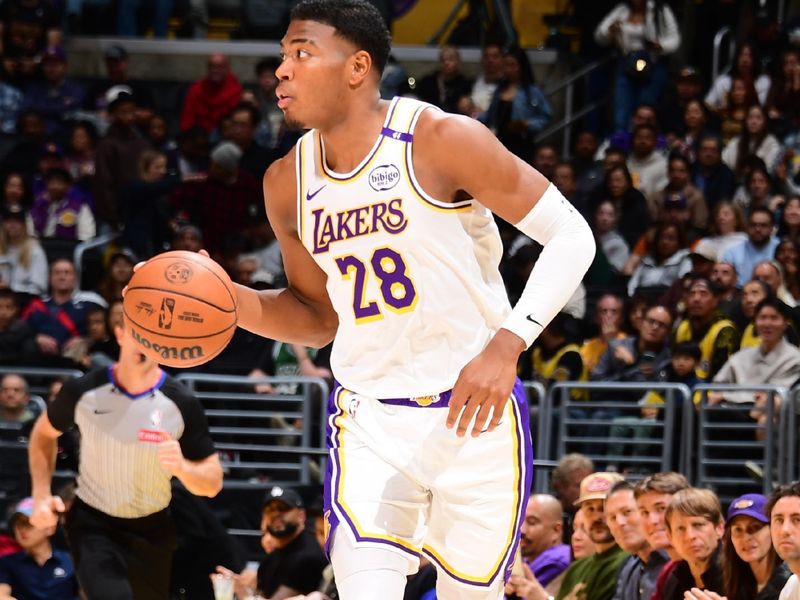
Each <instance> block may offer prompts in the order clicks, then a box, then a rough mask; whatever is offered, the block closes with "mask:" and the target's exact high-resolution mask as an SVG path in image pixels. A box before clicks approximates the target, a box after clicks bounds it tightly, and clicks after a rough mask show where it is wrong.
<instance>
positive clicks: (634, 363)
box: [591, 306, 672, 381]
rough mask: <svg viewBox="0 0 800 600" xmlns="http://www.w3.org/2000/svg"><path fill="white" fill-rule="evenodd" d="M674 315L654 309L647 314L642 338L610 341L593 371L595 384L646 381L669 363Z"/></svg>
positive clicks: (658, 307)
mask: <svg viewBox="0 0 800 600" xmlns="http://www.w3.org/2000/svg"><path fill="white" fill-rule="evenodd" d="M671 328H672V315H671V314H670V312H669V310H668V309H667V308H666V307H664V306H651V307H650V308H649V309H647V311H646V312H645V314H644V319H642V327H641V329H640V330H639V335H634V336H630V337H627V338H624V339H617V340H611V341H610V342H609V343H608V348H607V349H606V351H605V353H603V356H602V357H601V358H600V362H599V363H598V364H597V366H596V367H595V368H594V369H593V370H592V373H591V379H593V380H595V381H647V380H650V379H652V378H653V377H654V375H655V374H656V373H658V371H659V369H660V368H661V367H664V366H666V365H667V363H669V347H668V344H667V338H668V337H669V333H670V330H671Z"/></svg>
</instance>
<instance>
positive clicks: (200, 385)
mask: <svg viewBox="0 0 800 600" xmlns="http://www.w3.org/2000/svg"><path fill="white" fill-rule="evenodd" d="M178 379H179V380H180V381H181V382H182V383H183V384H184V385H186V386H187V387H188V388H189V389H190V390H192V391H193V392H194V394H195V395H196V396H197V397H198V399H199V400H200V402H201V403H202V404H203V407H204V409H205V414H206V418H207V419H208V424H209V430H210V432H211V437H212V438H213V440H214V444H215V446H216V448H217V451H218V452H219V453H220V458H221V459H222V465H223V467H224V468H225V470H226V476H225V486H226V487H245V488H247V487H253V486H255V487H258V488H260V489H264V487H265V486H266V485H309V484H312V483H319V482H321V480H322V477H323V474H324V470H325V457H326V456H327V450H326V443H325V425H326V418H325V415H326V405H327V400H328V394H329V387H328V384H327V383H326V382H325V380H324V379H320V378H313V377H261V378H250V377H245V376H235V375H214V374H207V373H184V374H181V375H178ZM259 384H269V385H270V386H272V388H273V392H271V393H259V392H257V391H256V389H255V386H256V385H259ZM314 457H318V458H314Z"/></svg>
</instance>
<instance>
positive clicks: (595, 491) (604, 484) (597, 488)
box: [575, 471, 624, 506]
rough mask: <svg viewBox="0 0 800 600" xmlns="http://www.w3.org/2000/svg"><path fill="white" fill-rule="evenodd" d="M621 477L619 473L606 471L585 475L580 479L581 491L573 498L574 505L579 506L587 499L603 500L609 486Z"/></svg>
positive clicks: (620, 479)
mask: <svg viewBox="0 0 800 600" xmlns="http://www.w3.org/2000/svg"><path fill="white" fill-rule="evenodd" d="M623 479H624V477H623V476H622V475H620V474H619V473H611V472H606V471H603V472H600V473H592V474H591V475H587V476H586V477H584V478H583V480H582V481H581V493H580V496H578V499H577V500H575V506H579V505H581V504H583V503H584V502H586V501H587V500H605V499H606V496H607V495H608V490H610V489H611V486H612V485H614V484H615V483H617V482H618V481H622V480H623Z"/></svg>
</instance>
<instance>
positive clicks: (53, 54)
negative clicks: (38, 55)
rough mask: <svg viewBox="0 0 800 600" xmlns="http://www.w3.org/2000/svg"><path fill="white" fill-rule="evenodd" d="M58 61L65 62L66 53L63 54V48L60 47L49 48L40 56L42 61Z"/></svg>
mask: <svg viewBox="0 0 800 600" xmlns="http://www.w3.org/2000/svg"><path fill="white" fill-rule="evenodd" d="M48 59H54V60H60V61H61V62H67V53H66V52H64V48H62V47H61V46H50V47H49V48H48V49H47V50H45V51H44V54H42V60H48Z"/></svg>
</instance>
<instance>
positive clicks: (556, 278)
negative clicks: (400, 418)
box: [413, 110, 595, 436]
mask: <svg viewBox="0 0 800 600" xmlns="http://www.w3.org/2000/svg"><path fill="white" fill-rule="evenodd" d="M414 137H415V141H417V142H418V143H417V144H415V145H414V148H415V153H414V157H413V161H414V170H415V172H416V174H417V177H418V179H419V180H420V184H421V185H422V187H423V188H425V189H426V191H428V193H431V194H432V195H434V197H438V198H441V199H453V198H456V197H457V196H458V195H460V194H463V193H466V194H467V195H469V196H471V197H472V198H475V199H477V200H478V201H479V202H480V203H481V204H483V205H484V206H486V207H487V208H489V209H490V210H491V211H492V212H494V213H495V214H497V215H499V216H500V217H502V218H503V219H505V220H506V221H508V222H509V223H513V224H514V225H515V226H516V227H517V229H519V230H520V231H521V232H522V233H524V234H526V235H528V236H529V237H531V238H533V239H534V240H536V241H537V242H539V243H541V244H542V245H543V246H544V250H543V251H542V253H541V255H540V257H539V259H538V260H537V261H536V266H535V267H534V269H533V271H532V272H531V275H530V278H529V279H528V282H527V284H526V286H525V289H524V291H523V293H522V296H521V297H520V299H519V301H518V302H517V305H516V306H515V307H514V309H513V310H512V312H511V314H510V315H509V317H508V318H507V319H506V321H505V322H504V323H503V325H502V327H501V329H499V330H498V332H497V333H496V334H495V336H494V337H493V338H492V340H491V341H490V342H489V344H488V345H487V346H486V348H485V349H484V350H483V351H482V352H481V353H480V354H479V355H478V356H476V357H475V358H474V359H473V360H472V361H471V362H470V363H468V364H467V365H466V366H465V367H464V369H462V371H461V373H460V374H459V377H458V380H457V382H456V384H455V386H454V388H453V395H452V399H451V401H450V414H449V415H448V426H450V427H452V426H454V425H455V424H456V421H458V429H457V433H458V434H459V435H464V434H465V433H466V430H467V427H468V426H469V423H470V421H471V420H472V418H473V417H474V416H475V415H476V414H477V418H476V419H475V424H474V426H473V428H472V435H473V436H477V435H479V434H480V433H481V431H482V430H483V428H484V426H485V424H486V422H487V421H488V420H489V417H490V415H491V421H490V422H489V430H492V429H494V428H495V427H496V426H497V424H498V423H499V422H500V419H501V417H502V413H503V407H504V406H505V403H506V402H507V401H508V398H509V396H510V394H511V390H512V388H513V386H514V381H515V379H516V365H517V360H518V358H519V355H520V354H521V353H522V352H523V351H524V350H525V349H526V348H527V347H529V346H530V345H531V344H532V343H533V341H534V340H535V339H536V338H537V337H538V335H539V334H540V333H541V331H542V329H544V327H545V326H546V325H547V324H548V323H549V322H550V321H551V320H552V318H553V317H554V316H555V315H556V314H557V313H558V312H559V311H560V310H561V309H562V308H563V307H564V305H565V304H566V303H567V301H568V300H569V298H570V297H571V296H572V294H573V293H574V292H575V290H576V289H577V287H578V285H579V284H580V282H581V280H582V279H583V276H584V274H585V273H586V271H587V269H588V268H589V265H590V264H591V262H592V260H593V259H594V253H595V242H594V236H593V234H592V231H591V229H590V228H589V226H588V225H587V223H586V221H585V220H584V219H583V217H581V215H580V213H578V211H577V210H575V209H574V208H573V207H572V205H571V204H570V203H569V201H568V200H567V199H566V198H564V196H563V195H562V194H561V193H560V192H559V191H558V190H557V189H556V187H555V186H554V185H552V184H551V183H550V182H549V181H548V180H547V179H546V178H545V177H544V176H543V175H541V174H540V173H539V172H538V171H536V170H535V169H534V168H533V167H531V166H530V165H528V164H527V163H525V162H523V161H522V160H520V159H519V158H517V157H516V156H514V155H513V154H511V153H510V152H509V151H508V150H506V149H505V147H503V145H502V144H501V143H500V142H499V141H498V140H497V138H496V137H495V136H494V135H493V134H492V133H491V132H490V131H489V130H488V129H487V128H486V127H485V126H483V125H482V124H480V123H478V122H476V121H473V120H472V119H469V118H466V117H460V116H455V115H447V114H443V113H438V112H436V111H431V110H427V111H425V112H424V113H423V115H422V117H421V118H420V121H419V125H418V127H417V129H416V131H415V133H414ZM454 153H457V155H455V154H454ZM459 414H460V415H461V417H460V419H459Z"/></svg>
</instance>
